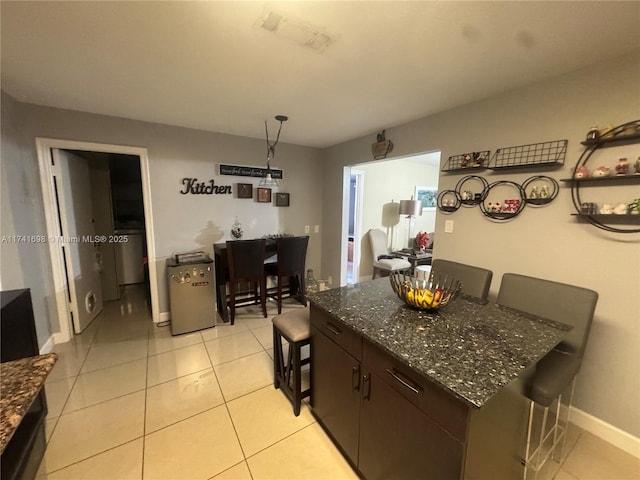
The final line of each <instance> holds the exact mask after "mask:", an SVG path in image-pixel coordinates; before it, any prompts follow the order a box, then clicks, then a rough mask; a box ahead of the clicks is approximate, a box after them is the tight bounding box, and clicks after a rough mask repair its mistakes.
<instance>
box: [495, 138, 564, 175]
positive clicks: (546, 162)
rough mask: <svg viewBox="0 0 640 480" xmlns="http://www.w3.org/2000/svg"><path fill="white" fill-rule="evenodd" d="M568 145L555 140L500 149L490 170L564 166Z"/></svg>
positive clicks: (562, 141)
mask: <svg viewBox="0 0 640 480" xmlns="http://www.w3.org/2000/svg"><path fill="white" fill-rule="evenodd" d="M567 143H568V142H567V140H553V141H551V142H542V143H530V144H528V145H518V146H515V147H504V148H499V149H497V150H496V153H495V154H494V155H493V158H492V161H491V164H490V165H489V166H488V168H490V169H491V170H501V169H508V168H531V167H543V166H544V167H551V166H562V165H564V159H565V157H566V155H567Z"/></svg>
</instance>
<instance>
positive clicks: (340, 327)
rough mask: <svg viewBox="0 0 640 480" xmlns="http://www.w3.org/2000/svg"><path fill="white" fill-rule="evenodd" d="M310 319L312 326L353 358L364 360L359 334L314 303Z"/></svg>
mask: <svg viewBox="0 0 640 480" xmlns="http://www.w3.org/2000/svg"><path fill="white" fill-rule="evenodd" d="M310 319H311V325H313V326H314V327H316V328H317V329H318V330H320V331H321V332H322V333H324V334H325V335H326V336H327V337H329V338H330V339H331V340H332V341H334V342H335V343H337V344H338V345H340V346H341V347H342V348H344V349H345V350H346V351H347V352H348V353H349V354H350V355H351V356H353V357H354V358H355V359H357V360H361V359H362V337H361V336H360V335H359V334H357V333H356V332H354V331H353V330H351V329H350V328H348V327H347V326H345V325H344V324H343V323H342V322H340V321H338V320H336V319H335V318H334V317H332V316H331V315H329V314H328V313H326V312H325V311H324V310H321V309H319V308H318V307H316V306H315V305H314V304H313V303H312V304H311V307H310Z"/></svg>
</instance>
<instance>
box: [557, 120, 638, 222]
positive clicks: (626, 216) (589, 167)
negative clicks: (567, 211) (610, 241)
mask: <svg viewBox="0 0 640 480" xmlns="http://www.w3.org/2000/svg"><path fill="white" fill-rule="evenodd" d="M581 143H582V145H584V146H585V149H584V151H583V152H582V154H581V155H580V158H579V159H578V161H577V162H576V165H575V167H574V170H573V171H574V173H573V178H568V179H562V180H561V181H562V182H566V183H568V184H569V185H570V186H571V200H572V202H573V206H574V208H575V213H573V214H572V215H574V216H575V217H576V218H578V219H580V220H584V221H587V222H589V223H591V224H592V225H593V226H594V227H597V228H599V229H601V230H605V231H608V232H614V233H640V227H638V226H637V225H639V224H640V198H633V197H627V198H620V199H619V201H618V202H617V203H602V204H600V205H599V204H597V203H595V202H586V201H584V200H583V198H582V196H581V189H584V190H587V189H590V188H588V187H616V186H620V185H625V184H627V185H628V184H638V183H640V155H639V156H638V158H637V160H635V161H634V160H633V159H631V161H632V162H634V163H633V168H631V165H629V163H630V162H629V160H628V159H627V158H624V157H623V158H618V160H617V161H615V158H616V157H618V155H614V153H615V147H619V146H626V145H632V144H638V143H640V120H633V121H631V122H626V123H623V124H621V125H618V126H617V127H612V128H608V129H606V130H604V131H602V132H600V131H598V130H597V129H596V128H595V127H593V128H592V129H591V130H589V132H587V137H586V140H585V141H583V142H581ZM601 149H605V150H606V151H607V152H612V153H611V155H613V157H614V162H615V165H603V164H601V165H599V166H597V167H596V165H598V164H599V163H600V162H602V161H603V160H602V154H603V151H602V150H601ZM595 159H599V161H598V163H595V164H594V162H593V160H595ZM589 161H591V163H590V164H589V163H588V162H589Z"/></svg>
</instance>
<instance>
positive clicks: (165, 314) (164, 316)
mask: <svg viewBox="0 0 640 480" xmlns="http://www.w3.org/2000/svg"><path fill="white" fill-rule="evenodd" d="M169 320H171V312H160V315H159V316H158V321H157V322H154V323H161V322H167V321H169Z"/></svg>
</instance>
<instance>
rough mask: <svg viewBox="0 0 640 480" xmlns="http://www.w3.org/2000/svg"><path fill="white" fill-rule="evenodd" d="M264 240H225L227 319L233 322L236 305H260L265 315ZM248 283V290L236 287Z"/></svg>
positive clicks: (265, 315)
mask: <svg viewBox="0 0 640 480" xmlns="http://www.w3.org/2000/svg"><path fill="white" fill-rule="evenodd" d="M264 256H265V240H264V239H263V238H261V239H256V240H233V241H228V242H227V261H228V264H229V300H228V306H229V310H230V315H229V321H230V322H231V325H233V324H234V322H235V315H236V307H238V306H244V305H248V304H258V303H260V304H261V305H262V313H263V314H264V317H265V318H266V317H267V298H266V281H265V276H264ZM244 283H249V287H250V288H249V291H248V292H247V291H245V290H239V289H238V287H239V286H240V285H242V284H244Z"/></svg>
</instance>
